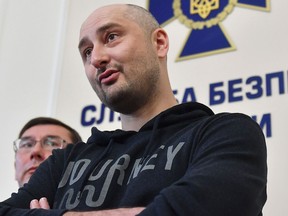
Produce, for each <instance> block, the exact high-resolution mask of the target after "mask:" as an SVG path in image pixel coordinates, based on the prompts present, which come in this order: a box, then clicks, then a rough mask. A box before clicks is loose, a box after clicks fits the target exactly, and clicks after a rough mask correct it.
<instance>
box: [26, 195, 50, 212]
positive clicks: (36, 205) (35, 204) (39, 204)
mask: <svg viewBox="0 0 288 216" xmlns="http://www.w3.org/2000/svg"><path fill="white" fill-rule="evenodd" d="M35 208H42V209H50V206H49V204H48V201H47V199H46V198H45V197H42V198H41V199H40V200H39V201H38V200H37V199H34V200H31V202H30V209H35Z"/></svg>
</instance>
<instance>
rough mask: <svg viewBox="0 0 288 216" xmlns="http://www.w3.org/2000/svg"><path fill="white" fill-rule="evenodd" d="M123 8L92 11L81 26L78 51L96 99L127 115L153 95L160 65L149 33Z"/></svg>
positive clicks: (105, 8) (113, 7)
mask: <svg viewBox="0 0 288 216" xmlns="http://www.w3.org/2000/svg"><path fill="white" fill-rule="evenodd" d="M123 11H124V7H120V8H119V7H115V6H112V7H111V6H110V7H104V8H101V9H98V10H97V12H94V13H93V14H92V15H91V16H90V17H89V18H88V19H87V20H86V21H85V23H84V24H83V25H82V28H81V31H80V43H79V51H80V54H81V57H82V60H83V63H84V67H85V71H86V75H87V77H88V80H89V82H90V84H91V86H92V87H93V89H94V91H95V92H96V93H97V95H98V97H99V98H100V100H101V101H102V102H103V103H104V104H106V105H107V106H108V107H110V108H111V109H113V110H115V111H117V112H120V113H124V114H129V113H132V112H133V111H135V110H137V109H138V108H139V107H141V106H142V104H144V103H146V102H147V100H150V99H151V98H152V97H153V96H154V94H155V90H156V87H157V83H158V80H159V73H160V68H159V61H158V56H157V49H156V44H155V43H153V40H152V35H148V34H145V32H144V30H143V29H142V28H141V27H140V26H139V25H138V24H137V23H136V22H134V21H132V20H131V19H128V18H127V17H125V16H123Z"/></svg>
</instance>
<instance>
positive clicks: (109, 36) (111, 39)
mask: <svg viewBox="0 0 288 216" xmlns="http://www.w3.org/2000/svg"><path fill="white" fill-rule="evenodd" d="M117 36H118V35H117V34H115V33H111V34H109V35H108V37H107V42H108V43H109V42H110V41H113V40H115V39H116V38H117Z"/></svg>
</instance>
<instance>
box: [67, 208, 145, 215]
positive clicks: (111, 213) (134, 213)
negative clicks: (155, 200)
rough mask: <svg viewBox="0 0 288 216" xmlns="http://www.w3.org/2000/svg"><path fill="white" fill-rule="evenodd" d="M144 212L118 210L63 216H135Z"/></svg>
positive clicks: (137, 209) (140, 209)
mask: <svg viewBox="0 0 288 216" xmlns="http://www.w3.org/2000/svg"><path fill="white" fill-rule="evenodd" d="M143 210H144V207H135V208H118V209H110V210H101V211H91V212H66V213H65V214H64V215H63V216H123V215H125V216H135V215H137V214H139V213H140V212H141V211H143Z"/></svg>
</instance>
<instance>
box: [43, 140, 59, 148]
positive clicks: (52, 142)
mask: <svg viewBox="0 0 288 216" xmlns="http://www.w3.org/2000/svg"><path fill="white" fill-rule="evenodd" d="M44 145H46V146H49V147H52V148H58V147H60V146H61V143H60V141H59V140H57V139H48V138H47V139H46V140H44Z"/></svg>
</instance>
